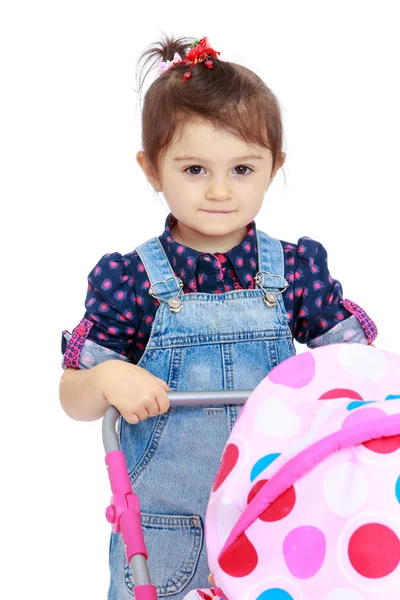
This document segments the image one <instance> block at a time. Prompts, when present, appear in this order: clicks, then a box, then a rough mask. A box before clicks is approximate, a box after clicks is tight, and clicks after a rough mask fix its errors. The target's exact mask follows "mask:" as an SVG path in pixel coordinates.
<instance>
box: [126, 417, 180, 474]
mask: <svg viewBox="0 0 400 600" xmlns="http://www.w3.org/2000/svg"><path fill="white" fill-rule="evenodd" d="M168 419H169V413H164V414H163V415H159V416H158V417H149V418H148V419H146V420H145V421H139V423H138V424H137V425H131V424H130V423H128V422H127V421H125V420H124V419H121V427H120V431H119V441H120V447H121V450H122V452H123V453H124V455H125V460H126V464H127V467H128V472H129V477H130V479H131V482H132V483H134V482H135V481H136V479H137V478H138V476H139V475H140V474H141V473H142V471H143V470H144V469H145V468H146V467H147V465H148V463H149V462H150V461H151V459H152V458H153V456H154V455H155V454H156V451H157V448H158V446H159V444H160V440H161V437H162V434H163V431H164V429H165V427H166V424H167V422H168Z"/></svg>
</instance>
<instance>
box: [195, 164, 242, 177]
mask: <svg viewBox="0 0 400 600" xmlns="http://www.w3.org/2000/svg"><path fill="white" fill-rule="evenodd" d="M202 168H203V167H200V166H199V165H193V166H192V167H188V168H187V169H185V172H188V174H189V175H200V172H199V171H198V170H197V169H200V170H201V169H202ZM192 169H196V172H193V171H192ZM235 169H236V170H238V169H240V170H241V172H238V173H237V174H238V175H248V174H249V173H248V172H247V173H246V172H243V169H244V171H246V169H248V171H249V172H250V173H252V172H253V169H250V167H246V166H245V165H239V166H237V167H235Z"/></svg>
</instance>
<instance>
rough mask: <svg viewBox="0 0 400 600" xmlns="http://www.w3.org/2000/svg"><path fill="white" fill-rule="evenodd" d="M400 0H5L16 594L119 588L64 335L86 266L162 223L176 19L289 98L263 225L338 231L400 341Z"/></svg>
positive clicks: (349, 291) (8, 574) (11, 552)
mask: <svg viewBox="0 0 400 600" xmlns="http://www.w3.org/2000/svg"><path fill="white" fill-rule="evenodd" d="M396 5H397V3H396V2H395V1H392V2H391V1H382V0H380V1H379V2H378V1H375V2H368V1H366V0H362V1H356V0H340V1H338V0H337V1H336V2H328V1H324V0H317V1H310V0H303V1H302V2H298V1H297V0H295V1H293V2H288V1H280V2H277V1H276V0H272V1H269V0H263V1H262V2H261V1H260V2H254V1H247V2H234V1H232V0H229V1H228V0H226V1H218V2H212V3H206V4H199V3H198V2H196V3H194V2H192V3H191V2H189V3H188V2H185V3H182V2H179V3H177V2H170V3H166V2H158V1H154V0H153V2H146V3H139V2H133V1H127V0H125V1H122V0H121V1H120V0H115V1H113V2H111V1H109V2H105V1H104V0H96V1H94V0H69V1H68V2H66V1H63V2H60V1H56V0H52V1H48V2H45V1H43V0H36V1H35V2H27V1H26V2H22V1H18V0H13V1H12V2H11V1H9V2H7V4H5V3H4V5H3V6H2V8H1V13H0V51H1V52H0V56H1V59H0V87H1V93H0V102H1V105H2V107H1V112H0V119H1V134H0V144H1V163H0V165H1V167H0V168H1V181H0V184H1V206H2V209H1V210H2V217H1V231H2V234H1V261H2V273H3V274H2V277H1V294H0V298H1V332H2V355H3V358H2V361H1V365H2V369H1V373H2V375H1V388H2V389H1V392H2V393H1V399H2V419H1V445H2V453H1V456H2V481H1V484H2V489H3V494H2V496H3V497H2V504H3V508H2V517H3V522H2V528H1V541H2V547H3V553H2V566H1V572H2V576H1V584H0V585H1V590H0V595H1V597H4V598H6V597H7V598H13V600H14V599H17V598H25V597H28V596H32V597H38V598H42V599H51V600H55V599H57V600H67V599H70V598H74V599H76V600H88V599H100V598H105V597H106V589H107V583H108V538H109V526H108V524H107V523H106V521H105V519H104V516H103V515H104V509H105V506H106V505H107V503H108V499H109V496H110V492H109V486H108V480H107V475H106V470H105V468H104V462H103V449H102V444H101V436H100V425H101V423H100V421H98V422H95V423H77V422H75V421H72V420H70V419H69V418H68V417H67V416H66V415H65V414H64V413H63V412H62V410H61V408H60V405H59V400H58V382H59V378H60V375H61V367H60V362H61V353H60V340H61V331H62V329H68V330H69V331H71V330H72V328H73V327H74V326H75V325H76V324H77V323H78V321H79V320H80V318H81V317H82V316H83V313H84V300H85V293H86V276H87V274H88V273H89V271H90V270H91V269H92V267H93V266H94V264H95V263H96V262H97V260H98V259H99V258H100V256H102V255H103V254H105V253H106V252H112V251H119V252H122V253H124V252H128V251H131V250H133V248H134V247H135V246H136V245H138V244H139V243H141V242H143V241H145V240H146V239H148V238H149V237H151V236H154V235H158V234H160V233H161V232H162V229H163V224H164V219H165V217H166V214H167V212H166V209H165V208H164V207H163V206H162V204H161V203H160V202H159V200H158V199H157V198H156V197H155V196H154V194H153V193H152V189H151V188H150V186H149V184H148V183H147V181H146V180H145V178H144V176H143V174H142V172H141V171H140V169H139V167H138V166H137V164H136V162H135V155H136V152H137V151H138V150H139V149H140V118H139V111H138V109H137V94H136V93H135V92H134V88H135V87H136V81H135V68H136V60H137V58H138V56H139V54H140V53H141V52H142V50H143V49H144V48H145V47H147V46H148V45H149V44H150V43H152V42H154V41H156V40H157V39H158V38H159V37H160V32H161V31H165V32H167V33H169V34H171V33H172V34H174V35H175V36H195V37H202V36H204V35H206V36H208V37H209V40H210V43H211V45H213V47H214V48H215V49H217V50H219V51H221V58H222V59H225V60H231V61H237V62H241V63H243V64H245V65H246V66H247V67H249V68H251V69H253V70H254V71H255V72H257V73H258V74H259V75H260V76H261V77H262V78H263V79H264V80H265V81H266V83H267V85H269V86H270V87H271V88H272V90H274V92H275V93H276V94H277V96H278V98H279V100H280V102H281V105H282V110H283V116H284V126H285V140H286V146H285V149H286V152H287V162H286V167H285V173H286V184H285V181H284V178H283V176H282V175H279V176H278V177H277V178H276V180H275V181H274V183H273V185H272V186H271V188H270V190H269V191H268V193H267V196H266V200H265V205H264V207H263V209H262V211H261V213H260V214H259V216H258V219H257V223H258V226H259V227H260V228H261V229H263V230H265V231H267V232H268V233H269V234H271V235H273V236H276V237H279V238H280V239H284V240H287V241H292V242H296V241H297V239H298V238H299V237H300V236H303V235H307V236H310V237H313V238H314V239H316V240H318V241H320V242H322V243H323V244H324V246H325V247H326V248H327V251H328V255H329V265H330V270H331V273H332V275H333V276H334V277H336V278H338V279H339V280H340V281H341V282H342V284H343V288H344V292H345V296H347V297H348V298H350V299H352V300H354V301H355V302H357V303H358V304H360V305H361V306H363V307H364V308H365V309H366V310H367V312H368V313H369V314H370V315H371V316H372V317H373V318H374V319H375V321H376V322H377V324H378V327H379V331H380V335H379V338H378V341H377V345H378V346H380V347H382V348H385V349H387V350H390V351H396V349H397V347H398V343H397V339H398V335H399V324H398V296H399V291H400V284H399V275H398V273H399V265H398V258H399V252H398V242H397V237H398V220H397V215H398V213H399V210H398V203H399V199H400V198H399V196H400V184H399V159H400V156H399V146H398V145H399V139H400V120H399V106H400V93H399V89H398V60H399V56H400V47H399V46H400V44H399V35H398V19H397V17H396V12H397V6H396ZM152 77H154V76H151V77H150V80H149V83H150V81H151V80H152ZM5 590H7V593H5Z"/></svg>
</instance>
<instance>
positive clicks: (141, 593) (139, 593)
mask: <svg viewBox="0 0 400 600" xmlns="http://www.w3.org/2000/svg"><path fill="white" fill-rule="evenodd" d="M134 591H135V600H157V592H156V586H155V585H136V586H135V590H134Z"/></svg>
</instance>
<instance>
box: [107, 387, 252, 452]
mask: <svg viewBox="0 0 400 600" xmlns="http://www.w3.org/2000/svg"><path fill="white" fill-rule="evenodd" d="M252 391H253V390H226V391H223V392H171V393H169V394H168V398H169V401H170V404H171V406H215V405H220V406H223V405H225V404H230V405H241V404H244V403H245V402H246V400H247V398H248V397H249V396H250V394H251V393H252ZM119 417H120V413H119V411H118V410H117V409H116V408H115V406H109V408H107V410H106V412H105V414H104V417H103V425H102V435H103V445H104V450H105V451H106V453H107V452H112V451H113V450H119V449H120V448H119V442H118V437H117V433H116V431H115V426H116V423H117V421H118V419H119Z"/></svg>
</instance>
